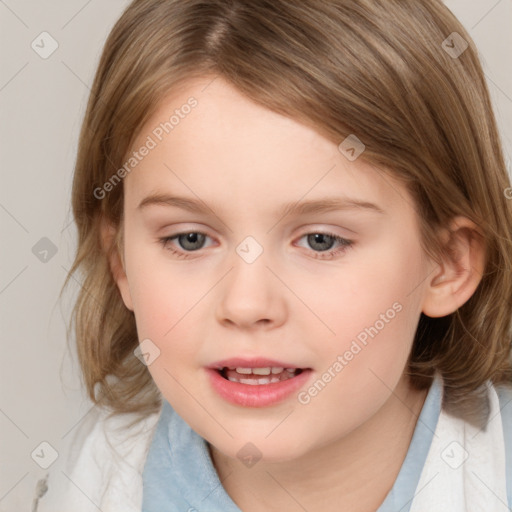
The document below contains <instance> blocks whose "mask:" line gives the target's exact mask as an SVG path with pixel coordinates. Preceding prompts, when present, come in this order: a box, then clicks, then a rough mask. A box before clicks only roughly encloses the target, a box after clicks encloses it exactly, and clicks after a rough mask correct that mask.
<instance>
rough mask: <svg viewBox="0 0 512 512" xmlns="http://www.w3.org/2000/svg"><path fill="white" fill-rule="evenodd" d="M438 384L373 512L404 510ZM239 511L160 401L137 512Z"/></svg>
mask: <svg viewBox="0 0 512 512" xmlns="http://www.w3.org/2000/svg"><path fill="white" fill-rule="evenodd" d="M441 392H442V381H441V380H440V379H439V378H436V379H435V380H434V382H433V384H432V386H431V387H430V390H429V392H428V395H427V398H426V400H425V404H424V405H423V409H422V411H421V414H420V416H419V419H418V422H417V424H416V428H415V430H414V434H413V438H412V441H411V445H410V446H409V450H408V452H407V455H406V458H405V460H404V462H403V464H402V467H401V469H400V473H399V475H398V477H397V479H396V482H395V484H394V486H393V488H392V489H391V491H390V492H389V494H388V495H387V497H386V499H385V501H384V503H383V504H382V505H381V507H379V509H378V511H377V512H396V511H397V510H400V512H408V510H409V508H410V504H411V501H412V498H413V496H414V492H415V490H416V487H417V484H418V481H419V478H420V474H421V470H422V468H423V465H424V463H425V460H426V457H427V453H428V450H429V447H430V444H431V442H432V437H433V435H434V431H435V427H436V424H437V419H438V417H439V413H440V410H441ZM203 510H207V511H208V512H241V511H240V509H239V508H238V507H237V506H236V504H235V503H234V502H233V500H232V499H231V498H230V497H229V495H228V494H227V493H226V491H225V490H224V487H223V486H222V484H221V482H220V480H219V477H218V475H217V472H216V471H215V468H214V467H213V463H212V460H211V458H210V454H209V451H208V445H207V443H206V441H205V440H204V439H203V438H202V437H200V436H199V435H198V434H197V433H196V432H195V431H193V430H192V429H191V428H190V427H189V426H188V424H187V423H185V421H184V420H183V419H182V418H181V417H180V416H179V415H178V414H177V413H176V412H175V411H174V410H173V409H172V407H171V406H170V405H169V403H168V402H167V401H166V400H165V399H163V406H162V412H161V416H160V419H159V421H158V424H157V427H156V430H155V434H154V437H153V440H152V442H151V446H150V449H149V453H148V456H147V459H146V463H145V466H144V472H143V503H142V512H199V511H203Z"/></svg>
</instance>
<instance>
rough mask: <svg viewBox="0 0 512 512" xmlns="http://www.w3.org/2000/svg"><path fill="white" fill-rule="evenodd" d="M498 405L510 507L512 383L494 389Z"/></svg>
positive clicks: (511, 498) (511, 496)
mask: <svg viewBox="0 0 512 512" xmlns="http://www.w3.org/2000/svg"><path fill="white" fill-rule="evenodd" d="M495 390H496V393H497V395H498V399H499V404H500V414H501V421H502V424H503V438H504V441H505V466H506V469H505V471H506V481H507V498H508V505H509V507H512V383H510V384H500V385H497V386H496V387H495Z"/></svg>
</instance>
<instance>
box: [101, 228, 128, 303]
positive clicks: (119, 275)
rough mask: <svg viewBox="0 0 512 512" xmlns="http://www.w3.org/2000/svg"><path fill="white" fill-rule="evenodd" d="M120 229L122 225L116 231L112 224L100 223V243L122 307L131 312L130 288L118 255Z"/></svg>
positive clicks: (120, 257) (122, 263)
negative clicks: (122, 303) (122, 304)
mask: <svg viewBox="0 0 512 512" xmlns="http://www.w3.org/2000/svg"><path fill="white" fill-rule="evenodd" d="M122 229H123V228H122V225H120V226H119V227H118V228H117V229H116V228H115V227H114V226H112V224H110V223H107V222H102V224H101V242H102V247H103V251H104V253H105V254H106V255H107V258H108V262H109V266H110V272H111V273H112V277H113V278H114V281H115V282H116V285H117V287H118V289H119V292H120V294H121V297H122V299H123V302H124V305H125V306H126V307H127V308H128V309H129V310H130V311H133V303H132V297H131V293H130V287H129V285H128V278H127V276H126V271H125V267H124V262H123V260H122V256H121V254H120V250H122V249H121V247H120V246H121V245H122V244H120V243H118V241H119V239H118V236H119V235H120V233H121V230H122Z"/></svg>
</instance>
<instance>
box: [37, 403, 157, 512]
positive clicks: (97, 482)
mask: <svg viewBox="0 0 512 512" xmlns="http://www.w3.org/2000/svg"><path fill="white" fill-rule="evenodd" d="M109 413H110V411H108V410H106V409H102V408H99V407H97V406H93V407H92V408H91V409H90V410H89V412H88V413H87V414H86V416H85V417H84V418H83V420H82V421H81V422H80V424H79V425H78V426H77V427H76V428H75V429H74V431H72V432H71V433H70V434H69V435H68V436H67V439H66V443H65V445H64V446H62V447H61V450H60V453H59V459H58V460H57V462H56V463H55V464H54V465H53V466H52V467H51V468H50V472H49V473H48V474H46V475H45V477H44V478H43V479H41V480H39V481H38V482H37V484H36V486H35V488H34V497H33V499H34V500H37V499H39V501H38V508H37V509H35V510H37V512H50V511H51V512H61V511H62V512H64V511H67V510H74V511H75V512H89V511H93V510H94V511H95V512H96V511H97V510H98V508H101V509H102V510H105V511H107V510H108V511H109V512H114V511H121V510H122V511H123V512H125V511H126V512H128V511H132V510H133V511H139V510H140V509H139V505H140V502H141V500H142V471H143V469H144V463H145V460H146V456H147V453H148V450H149V446H150V444H151V439H152V437H153V433H154V430H155V427H156V424H157V421H158V418H159V416H160V411H158V412H156V413H153V414H150V415H148V416H146V417H144V418H141V417H140V416H139V415H136V414H132V413H130V414H117V415H115V416H110V414H109ZM38 496H39V498H38Z"/></svg>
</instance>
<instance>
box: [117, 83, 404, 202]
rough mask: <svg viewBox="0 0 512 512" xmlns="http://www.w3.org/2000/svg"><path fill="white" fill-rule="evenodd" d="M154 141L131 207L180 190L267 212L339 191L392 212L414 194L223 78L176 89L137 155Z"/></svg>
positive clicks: (131, 185) (131, 192) (131, 184)
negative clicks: (149, 197)
mask: <svg viewBox="0 0 512 512" xmlns="http://www.w3.org/2000/svg"><path fill="white" fill-rule="evenodd" d="M149 140H151V141H152V142H151V143H150V145H151V150H150V151H149V152H147V154H146V155H145V156H144V157H143V158H142V159H141V161H140V163H138V164H137V166H136V168H135V169H134V171H133V172H131V173H130V174H129V176H128V177H127V183H126V190H127V196H128V197H127V200H130V201H132V200H133V201H135V200H139V201H140V200H142V199H143V196H144V195H147V194H150V193H152V194H154V193H155V192H158V191H160V190H161V189H162V190H165V191H167V192H173V191H176V189H179V191H180V192H187V193H188V195H189V196H190V195H194V194H195V195H196V196H198V197H203V198H205V199H208V198H210V199H211V198H212V195H215V198H216V202H217V203H218V204H222V203H225V204H236V203H237V200H238V201H239V204H240V205H241V206H243V204H244V201H245V202H247V201H251V202H254V201H255V200H257V199H258V200H259V204H260V205H261V206H262V207H263V206H264V205H267V204H268V205H270V204H275V203H276V202H277V201H278V200H281V201H280V202H285V201H284V200H285V199H288V202H293V201H294V200H295V201H298V200H300V199H301V198H304V199H313V198H314V197H320V196H326V195H328V194H329V195H332V193H334V192H336V193H339V194H344V193H346V194H347V195H350V196H351V197H359V198H361V199H362V200H366V201H368V202H375V203H379V204H380V205H382V206H383V207H391V206H393V204H396V201H397V199H400V198H402V199H403V198H404V197H405V195H406V193H405V191H404V190H403V189H402V188H401V186H400V184H399V183H398V182H397V181H395V180H393V179H392V178H391V177H390V176H389V175H388V174H385V173H383V172H382V171H381V170H379V169H377V168H376V167H374V166H372V165H370V164H369V163H367V162H365V161H364V160H363V159H362V158H359V159H357V160H355V161H349V160H348V159H347V158H346V156H345V155H344V154H343V153H342V152H340V151H339V149H338V145H337V144H335V143H333V142H332V141H330V140H328V139H326V138H325V137H323V136H322V135H320V134H319V133H318V132H317V131H315V130H314V129H313V128H311V127H308V126H305V125H304V124H301V123H300V122H298V121H295V120H293V119H291V118H288V117H285V116H283V115H280V114H278V113H276V112H273V111H271V110H269V109H267V108H265V107H263V106H261V105H259V104H257V103H255V102H253V101H252V100H251V99H249V98H247V97H246V96H244V95H243V94H241V93H240V92H239V91H238V90H237V89H236V88H234V87H233V86H232V85H231V84H229V83H227V82H226V81H225V80H223V79H222V78H221V77H217V78H212V77H204V78H195V79H192V80H189V81H186V82H183V83H181V84H180V85H179V87H177V88H175V89H173V90H172V91H171V92H170V93H169V94H168V95H167V96H166V97H165V98H164V99H163V100H162V101H161V102H160V104H159V105H158V108H157V109H156V111H155V112H154V114H153V115H152V116H151V118H150V119H149V120H148V121H147V122H146V123H145V125H144V126H143V127H142V129H141V130H140V132H139V135H138V137H137V139H136V141H135V143H134V145H133V147H132V148H131V150H132V151H137V149H138V148H141V147H143V146H144V145H145V144H146V145H147V144H148V141H149ZM340 142H341V140H340ZM191 193H192V194H191ZM306 196H307V197H306Z"/></svg>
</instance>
